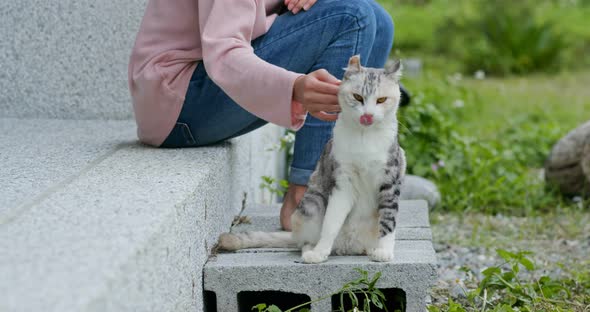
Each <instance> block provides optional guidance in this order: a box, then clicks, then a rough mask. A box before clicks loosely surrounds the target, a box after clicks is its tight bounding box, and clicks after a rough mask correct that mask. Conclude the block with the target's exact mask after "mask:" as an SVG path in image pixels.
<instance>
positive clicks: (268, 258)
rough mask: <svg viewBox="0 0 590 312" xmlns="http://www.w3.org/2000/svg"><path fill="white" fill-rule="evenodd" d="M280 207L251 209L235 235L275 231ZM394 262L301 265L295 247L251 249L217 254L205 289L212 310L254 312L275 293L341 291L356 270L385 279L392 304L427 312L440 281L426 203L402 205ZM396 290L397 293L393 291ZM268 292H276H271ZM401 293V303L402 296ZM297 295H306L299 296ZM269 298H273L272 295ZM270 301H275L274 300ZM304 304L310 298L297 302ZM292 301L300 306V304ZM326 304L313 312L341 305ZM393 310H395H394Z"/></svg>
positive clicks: (360, 259) (362, 259) (333, 260)
mask: <svg viewBox="0 0 590 312" xmlns="http://www.w3.org/2000/svg"><path fill="white" fill-rule="evenodd" d="M278 209H279V207H278V206H276V205H271V206H269V205H266V206H264V205H252V206H248V207H247V209H245V211H244V212H243V213H242V215H241V216H242V217H245V216H248V219H249V223H242V224H239V225H237V226H234V227H233V228H232V231H244V230H265V231H266V230H276V229H278V228H279V225H278V220H279V218H278ZM398 233H399V235H396V245H395V256H394V261H393V262H390V263H377V262H371V261H369V260H368V258H367V257H366V256H354V257H343V256H341V257H338V256H332V257H330V258H329V260H328V261H327V262H326V263H322V264H319V265H310V264H302V263H301V262H300V257H301V253H300V252H299V251H296V250H292V249H278V248H275V249H249V250H242V251H239V252H236V253H219V254H217V255H214V256H212V257H211V258H210V259H209V261H208V262H207V264H206V265H205V270H204V288H205V290H206V291H208V292H210V293H209V295H208V296H206V298H207V297H208V298H209V306H210V307H213V306H214V308H210V309H208V310H207V311H209V312H214V311H223V312H225V311H227V312H231V311H249V309H250V307H251V306H246V305H248V304H250V303H252V302H254V303H269V302H268V300H272V297H273V296H271V295H269V294H275V295H276V293H273V292H277V291H278V292H280V293H279V294H278V295H276V296H278V297H277V299H276V300H277V301H275V302H272V303H277V302H278V303H280V302H281V301H283V300H288V298H294V297H297V298H311V299H315V298H319V297H322V296H324V295H326V294H330V293H333V292H336V291H338V290H339V289H340V288H341V287H342V285H343V284H344V283H346V282H348V281H350V280H353V279H355V278H356V277H357V275H356V272H355V271H354V270H353V269H354V268H361V269H363V270H366V271H368V272H369V273H370V274H374V273H375V272H381V273H382V274H383V275H382V277H381V279H380V281H379V283H378V287H379V288H382V289H384V290H388V291H390V292H386V294H387V293H391V294H393V295H391V296H390V298H389V299H390V300H389V303H388V304H391V305H394V304H397V303H399V301H400V300H401V301H404V302H405V311H410V312H416V311H420V312H423V311H425V302H426V298H427V296H428V290H429V289H430V287H431V286H432V285H433V284H434V282H435V281H436V277H437V276H436V258H435V252H434V249H433V246H432V242H431V232H430V228H429V221H428V207H427V204H426V202H425V201H402V202H401V203H400V212H399V215H398ZM393 290H397V291H393ZM269 291H270V292H271V293H269ZM399 294H402V297H403V298H402V299H400V298H399ZM297 295H299V296H301V295H302V297H298V296H297ZM269 296H270V297H269ZM269 298H271V299H269ZM298 300H299V301H301V302H305V301H307V300H304V299H298ZM293 302H298V301H297V300H295V301H293ZM335 304H336V303H334V305H333V304H332V302H331V301H330V300H324V301H321V302H318V303H317V304H314V305H313V306H312V310H313V311H317V312H325V311H332V309H335V308H337V307H338V306H337V305H335ZM389 308H390V309H389V310H390V311H393V309H392V308H393V306H389Z"/></svg>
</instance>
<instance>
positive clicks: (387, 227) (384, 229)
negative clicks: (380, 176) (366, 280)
mask: <svg viewBox="0 0 590 312" xmlns="http://www.w3.org/2000/svg"><path fill="white" fill-rule="evenodd" d="M400 191H401V180H400V179H397V180H396V181H394V183H384V184H383V185H381V187H380V188H379V206H378V207H377V209H378V211H379V222H378V225H377V226H378V227H379V239H378V241H377V244H376V246H375V247H373V248H371V249H369V250H368V251H367V255H368V256H369V259H371V260H373V261H378V262H389V261H392V260H393V249H394V245H395V226H396V216H397V212H398V210H399V195H400Z"/></svg>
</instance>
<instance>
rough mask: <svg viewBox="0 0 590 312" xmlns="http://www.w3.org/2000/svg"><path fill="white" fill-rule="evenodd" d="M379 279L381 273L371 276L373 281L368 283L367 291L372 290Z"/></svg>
mask: <svg viewBox="0 0 590 312" xmlns="http://www.w3.org/2000/svg"><path fill="white" fill-rule="evenodd" d="M380 278H381V272H377V273H375V275H373V280H372V281H371V282H370V283H369V289H372V288H374V287H375V284H376V283H377V281H378V280H379V279H380Z"/></svg>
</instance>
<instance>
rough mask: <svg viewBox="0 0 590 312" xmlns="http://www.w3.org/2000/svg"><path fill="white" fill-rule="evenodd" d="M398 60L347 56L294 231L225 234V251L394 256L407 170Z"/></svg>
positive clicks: (316, 258) (316, 259)
mask: <svg viewBox="0 0 590 312" xmlns="http://www.w3.org/2000/svg"><path fill="white" fill-rule="evenodd" d="M401 67H402V66H401V63H400V61H399V60H398V61H396V62H394V63H392V65H390V66H387V67H386V68H385V69H376V68H367V67H363V66H361V64H360V56H358V55H355V56H353V57H351V58H350V60H349V63H348V67H347V68H346V71H345V73H344V77H343V79H342V83H341V85H340V88H339V92H338V102H339V104H340V106H341V112H340V114H339V117H338V119H337V121H336V124H335V126H334V134H333V138H332V139H331V140H330V141H328V143H327V144H326V146H325V148H324V151H323V153H322V155H321V157H320V159H319V161H318V164H317V166H316V169H315V171H314V172H313V174H312V175H311V177H310V180H309V184H308V188H307V191H306V192H305V194H304V196H303V198H302V199H301V202H300V203H299V205H298V206H297V208H296V210H295V212H294V213H293V215H292V217H291V224H292V228H293V231H292V232H244V233H225V234H222V235H221V236H220V238H219V243H218V246H219V248H220V249H224V250H238V249H243V248H262V247H299V248H301V250H302V260H303V262H304V263H320V262H324V261H326V260H327V259H328V256H329V255H330V254H336V255H358V254H366V255H368V256H369V259H371V260H373V261H379V262H388V261H392V260H393V256H394V243H395V226H396V215H397V211H398V209H399V197H400V190H401V183H402V181H403V178H404V175H405V168H406V159H405V153H404V150H403V149H402V148H401V147H400V146H399V144H398V139H397V133H398V131H397V117H396V115H397V110H398V107H399V101H400V97H401V94H400V88H399V80H400V77H401V69H402V68H401Z"/></svg>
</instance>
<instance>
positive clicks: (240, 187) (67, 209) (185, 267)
mask: <svg viewBox="0 0 590 312" xmlns="http://www.w3.org/2000/svg"><path fill="white" fill-rule="evenodd" d="M258 141H260V138H259V137H256V136H250V137H248V136H245V137H242V138H240V139H238V140H232V141H231V142H228V143H225V144H221V145H219V146H215V147H206V148H195V149H156V148H150V147H146V146H142V145H140V144H138V143H137V142H136V141H135V124H134V122H132V121H73V120H47V119H11V118H0V276H1V278H0V293H1V294H2V295H1V297H2V299H1V300H0V311H60V312H61V311H101V312H102V311H172V310H175V311H202V309H203V300H202V286H201V285H202V268H203V265H204V263H205V261H206V259H207V257H208V254H209V251H210V249H211V247H212V246H213V245H214V243H215V242H216V241H217V237H218V235H219V233H221V232H223V231H227V229H228V225H229V224H231V221H232V218H233V216H234V215H236V214H238V213H239V211H240V210H241V208H242V200H243V198H244V193H251V192H253V190H252V187H251V185H255V186H257V185H258V184H254V183H253V181H257V182H258V181H259V180H260V175H262V174H263V173H260V172H257V171H256V170H254V169H253V168H252V166H251V165H250V164H251V163H255V162H254V161H252V159H251V157H253V155H255V154H257V153H263V151H264V149H262V148H261V149H260V151H253V150H252V149H253V148H254V146H256V145H255V144H254V143H253V142H258ZM267 174H272V173H267Z"/></svg>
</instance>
